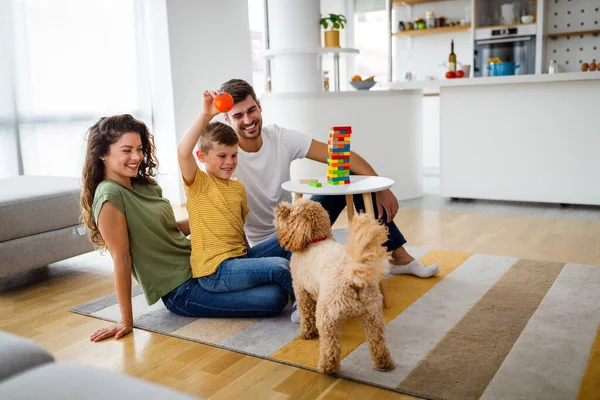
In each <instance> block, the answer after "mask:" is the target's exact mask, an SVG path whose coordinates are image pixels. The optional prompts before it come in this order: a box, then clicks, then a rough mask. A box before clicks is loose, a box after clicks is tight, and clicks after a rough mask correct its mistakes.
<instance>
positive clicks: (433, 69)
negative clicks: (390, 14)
mask: <svg viewBox="0 0 600 400" xmlns="http://www.w3.org/2000/svg"><path fill="white" fill-rule="evenodd" d="M468 6H471V1H470V0H451V1H443V2H438V3H428V4H420V5H415V6H402V7H394V18H393V26H392V32H396V31H397V26H398V21H405V22H406V21H414V20H415V19H417V18H419V17H421V18H423V19H425V12H426V11H433V12H434V13H435V16H436V18H437V17H446V20H461V19H464V18H465V7H468ZM451 39H454V53H456V59H457V61H458V62H459V63H461V64H468V65H471V64H472V61H473V60H472V54H473V42H472V40H471V32H470V31H464V32H455V33H451V34H443V35H430V36H419V37H412V38H407V37H394V38H393V44H392V47H393V49H394V55H395V56H394V63H393V70H394V79H393V80H394V81H400V80H404V75H405V72H406V71H410V72H411V73H412V75H413V80H425V79H427V77H428V76H431V77H434V78H437V79H444V78H445V77H444V74H445V73H446V71H447V69H446V68H444V67H441V66H440V65H442V64H443V63H445V62H447V61H448V54H450V40H451Z"/></svg>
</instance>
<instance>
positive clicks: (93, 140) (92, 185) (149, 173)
mask: <svg viewBox="0 0 600 400" xmlns="http://www.w3.org/2000/svg"><path fill="white" fill-rule="evenodd" d="M125 133H138V134H139V135H140V138H141V140H142V153H143V154H144V159H143V160H142V162H141V163H140V168H139V170H138V174H137V176H136V177H135V178H132V179H131V183H133V184H135V183H148V184H156V181H155V180H154V179H153V178H152V177H153V176H156V174H157V171H156V168H157V167H158V161H157V160H156V155H155V147H154V137H153V136H152V135H151V134H150V131H148V128H147V127H146V125H145V124H144V123H143V122H142V121H139V120H137V119H135V118H133V117H132V116H131V115H129V114H123V115H115V116H112V117H104V118H101V119H100V120H99V121H98V122H96V123H95V124H94V125H93V126H92V127H91V128H89V130H88V132H87V150H86V154H85V161H84V163H83V173H82V181H83V182H82V188H81V208H82V222H83V224H84V226H85V227H86V230H87V232H88V235H89V238H90V240H91V242H92V243H93V244H94V245H96V247H98V248H101V249H105V248H106V243H105V242H104V240H103V239H102V236H101V235H100V231H99V230H98V226H97V225H96V221H94V216H93V213H92V204H93V203H94V195H95V193H96V188H97V187H98V184H100V182H102V180H104V163H103V162H102V160H101V158H102V157H104V156H105V155H106V154H108V151H109V147H110V145H111V144H113V143H115V142H117V140H119V138H120V137H121V136H123V135H124V134H125Z"/></svg>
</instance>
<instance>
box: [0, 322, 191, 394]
mask: <svg viewBox="0 0 600 400" xmlns="http://www.w3.org/2000/svg"><path fill="white" fill-rule="evenodd" d="M0 399H2V400H21V399H23V400H25V399H27V400H30V399H36V400H50V399H52V400H55V399H56V400H63V399H66V400H68V399H78V400H79V399H82V400H120V399H123V400H125V399H126V400H138V399H139V400H147V399H166V400H171V399H172V400H186V399H187V400H191V399H194V397H192V396H189V395H187V394H185V393H182V392H178V391H175V390H172V389H169V388H166V387H163V386H160V385H157V384H154V383H150V382H147V381H144V380H141V379H138V378H134V377H131V376H128V375H124V374H118V373H114V372H109V371H106V370H103V369H100V368H94V367H89V366H85V365H78V364H71V363H56V362H54V358H53V357H52V355H50V354H49V353H48V352H46V351H45V350H44V349H43V348H42V347H40V346H38V345H37V344H36V343H34V342H32V341H30V340H27V339H23V338H20V337H17V336H14V335H12V334H9V333H7V332H3V331H0Z"/></svg>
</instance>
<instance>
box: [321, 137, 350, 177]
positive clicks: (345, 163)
mask: <svg viewBox="0 0 600 400" xmlns="http://www.w3.org/2000/svg"><path fill="white" fill-rule="evenodd" d="M351 134H352V127H350V126H334V127H332V128H331V129H330V131H329V140H328V141H327V183H329V184H331V185H347V184H349V183H350V135H351Z"/></svg>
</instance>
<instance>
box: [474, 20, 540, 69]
mask: <svg viewBox="0 0 600 400" xmlns="http://www.w3.org/2000/svg"><path fill="white" fill-rule="evenodd" d="M535 34H536V29H535V25H523V26H519V25H515V26H507V27H497V28H493V27H492V28H478V29H477V30H476V31H475V46H474V49H473V50H474V52H473V54H474V58H475V59H474V60H473V76H476V77H481V76H491V73H490V69H491V68H490V62H489V60H490V59H500V61H501V62H503V63H511V62H514V63H515V70H514V71H515V72H514V74H515V75H527V74H534V73H535Z"/></svg>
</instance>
